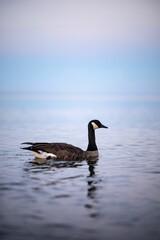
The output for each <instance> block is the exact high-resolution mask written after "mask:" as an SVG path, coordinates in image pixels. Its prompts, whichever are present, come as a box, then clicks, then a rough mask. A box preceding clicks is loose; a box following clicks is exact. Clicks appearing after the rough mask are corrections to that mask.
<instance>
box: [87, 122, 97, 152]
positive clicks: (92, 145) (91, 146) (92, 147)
mask: <svg viewBox="0 0 160 240" xmlns="http://www.w3.org/2000/svg"><path fill="white" fill-rule="evenodd" d="M96 150H98V149H97V145H96V139H95V130H94V129H93V127H92V125H91V124H88V148H87V151H96Z"/></svg>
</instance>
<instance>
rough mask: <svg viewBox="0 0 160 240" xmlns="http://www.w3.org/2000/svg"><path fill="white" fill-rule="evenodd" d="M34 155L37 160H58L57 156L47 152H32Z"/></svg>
mask: <svg viewBox="0 0 160 240" xmlns="http://www.w3.org/2000/svg"><path fill="white" fill-rule="evenodd" d="M32 153H33V155H34V156H35V157H36V158H43V159H46V158H48V157H51V158H57V156H56V155H55V154H53V153H46V152H42V153H37V152H34V151H32Z"/></svg>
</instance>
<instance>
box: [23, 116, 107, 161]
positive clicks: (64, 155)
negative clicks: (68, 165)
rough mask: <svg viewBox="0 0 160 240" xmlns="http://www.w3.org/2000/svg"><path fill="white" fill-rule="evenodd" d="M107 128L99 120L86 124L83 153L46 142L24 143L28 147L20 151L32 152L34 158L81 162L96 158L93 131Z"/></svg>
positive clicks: (96, 151) (65, 146) (61, 144)
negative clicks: (85, 143) (86, 131)
mask: <svg viewBox="0 0 160 240" xmlns="http://www.w3.org/2000/svg"><path fill="white" fill-rule="evenodd" d="M97 128H107V127H106V126H104V125H103V124H102V123H101V122H100V121H99V120H92V121H90V122H89V123H88V147H87V150H86V151H84V150H82V149H81V148H79V147H76V146H74V145H71V144H68V143H46V142H37V143H33V142H24V143H22V144H27V145H29V146H27V147H23V148H22V149H25V150H29V151H32V153H33V154H34V155H35V157H36V158H41V159H50V158H53V159H61V160H83V159H90V158H96V157H98V148H97V145H96V141H95V129H97Z"/></svg>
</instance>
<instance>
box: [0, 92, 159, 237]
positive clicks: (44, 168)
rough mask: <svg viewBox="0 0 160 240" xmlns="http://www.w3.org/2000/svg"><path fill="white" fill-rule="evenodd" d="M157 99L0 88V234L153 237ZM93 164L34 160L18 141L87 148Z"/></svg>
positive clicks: (156, 195)
mask: <svg viewBox="0 0 160 240" xmlns="http://www.w3.org/2000/svg"><path fill="white" fill-rule="evenodd" d="M159 109H160V97H159V96H146V95H141V96H140V95H139V96H129V95H128V96H126V95H124V96H118V95H117V96H115V95H106V94H101V95H87V94H86V95H81V94H72V95H69V94H68V95H67V94H54V93H45V94H44V93H42V94H31V93H30V94H29V93H24V94H16V93H14V94H13V93H12V94H9V93H5V94H2V93H1V94H0V112H1V114H0V141H1V151H0V238H1V239H4V240H18V239H24V240H25V239H31V240H32V239H34V240H41V239H44V238H45V239H48V240H50V239H65V240H66V239H70V240H72V239H73V240H80V239H92V240H103V239H104V240H106V239H107V240H116V239H123V240H128V239H130V240H132V239H133V240H134V239H136V240H137V239H145V240H149V239H152V240H158V239H160V150H159V149H160V111H159ZM95 118H96V119H99V120H100V121H101V122H102V123H103V124H104V125H107V126H108V127H109V128H108V129H98V130H96V141H97V145H98V148H99V152H100V157H99V160H98V161H97V162H91V163H90V162H89V163H87V162H86V161H79V162H64V161H59V162H54V163H53V162H52V163H48V164H43V165H40V164H39V165H37V164H34V163H33V162H32V161H33V159H34V157H33V156H32V154H31V153H30V152H27V151H24V150H21V149H20V143H21V142H24V141H43V142H44V141H47V142H58V141H59V142H67V143H71V144H74V145H76V146H79V147H81V148H83V149H86V146H87V124H88V122H89V121H90V120H91V119H95Z"/></svg>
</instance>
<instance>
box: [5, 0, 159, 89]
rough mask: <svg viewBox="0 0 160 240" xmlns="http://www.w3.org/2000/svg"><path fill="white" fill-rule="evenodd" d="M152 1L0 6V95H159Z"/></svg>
mask: <svg viewBox="0 0 160 240" xmlns="http://www.w3.org/2000/svg"><path fill="white" fill-rule="evenodd" d="M159 13H160V1H157V0H129V1H127V0H58V1H56V0H43V1H42V0H27V1H26V0H21V1H19V0H0V36H1V40H0V90H1V91H57V92H59V91H62V92H65V91H67V92H90V91H91V92H109V93H117V92H118V93H123V92H125V93H131V92H135V93H136V92H138V93H142V92H144V93H145V92H147V93H160V44H159V43H160V14H159Z"/></svg>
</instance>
